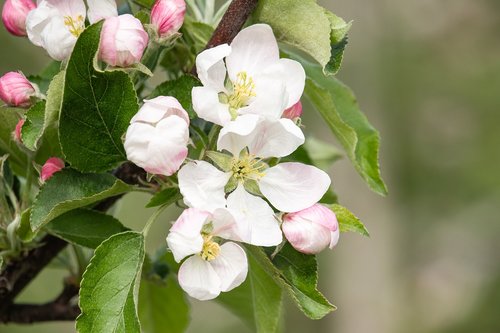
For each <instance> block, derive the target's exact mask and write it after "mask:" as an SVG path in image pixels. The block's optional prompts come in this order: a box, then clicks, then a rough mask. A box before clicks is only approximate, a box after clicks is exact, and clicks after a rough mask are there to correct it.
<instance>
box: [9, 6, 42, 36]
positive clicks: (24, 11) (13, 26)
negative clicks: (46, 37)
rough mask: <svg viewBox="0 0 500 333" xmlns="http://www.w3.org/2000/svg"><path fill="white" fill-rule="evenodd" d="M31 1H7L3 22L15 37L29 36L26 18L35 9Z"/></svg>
mask: <svg viewBox="0 0 500 333" xmlns="http://www.w3.org/2000/svg"><path fill="white" fill-rule="evenodd" d="M35 8H36V5H35V4H34V3H33V1H31V0H6V1H5V4H4V5H3V9H2V21H3V24H4V25H5V28H6V29H7V31H8V32H10V33H11V34H13V35H15V36H27V34H26V16H28V13H29V12H30V11H31V10H33V9H35Z"/></svg>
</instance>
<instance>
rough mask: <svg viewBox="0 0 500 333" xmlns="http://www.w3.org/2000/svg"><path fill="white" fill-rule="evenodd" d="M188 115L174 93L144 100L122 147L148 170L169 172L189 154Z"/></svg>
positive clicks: (153, 172)
mask: <svg viewBox="0 0 500 333" xmlns="http://www.w3.org/2000/svg"><path fill="white" fill-rule="evenodd" d="M188 141H189V116H188V114H187V112H186V111H185V110H184V109H183V108H182V106H181V104H180V103H179V101H177V100H176V99H175V98H174V97H165V96H160V97H156V98H154V99H151V100H146V101H144V105H143V106H142V108H141V109H140V110H139V112H138V113H137V114H136V115H135V116H134V117H133V118H132V120H131V121H130V126H129V128H128V130H127V134H126V136H125V151H126V152H127V157H128V159H129V160H130V161H132V162H134V163H135V164H137V165H138V166H140V167H142V168H144V170H146V171H147V172H149V173H152V174H161V175H165V176H170V175H172V174H174V173H175V172H176V171H177V170H178V169H179V167H180V166H181V164H182V162H184V159H185V158H186V156H187V154H188V149H187V144H188Z"/></svg>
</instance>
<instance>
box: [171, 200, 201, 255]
mask: <svg viewBox="0 0 500 333" xmlns="http://www.w3.org/2000/svg"><path fill="white" fill-rule="evenodd" d="M209 217H210V214H209V213H208V212H205V211H201V210H198V209H194V208H188V209H185V210H184V211H183V212H182V214H181V216H179V218H178V219H177V221H176V222H175V223H174V225H173V226H172V228H170V232H169V234H168V236H167V244H168V248H169V249H170V250H171V251H172V254H173V255H174V259H175V261H177V262H180V261H181V260H182V259H184V258H185V257H187V256H189V255H192V254H196V253H199V252H201V250H202V249H203V237H202V236H201V229H202V228H203V225H204V224H205V222H206V221H207V220H208V218H209Z"/></svg>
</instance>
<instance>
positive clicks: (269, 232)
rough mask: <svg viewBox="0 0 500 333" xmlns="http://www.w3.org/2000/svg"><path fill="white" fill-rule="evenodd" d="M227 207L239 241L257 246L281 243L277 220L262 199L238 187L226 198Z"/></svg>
mask: <svg viewBox="0 0 500 333" xmlns="http://www.w3.org/2000/svg"><path fill="white" fill-rule="evenodd" d="M227 207H228V209H229V211H231V212H232V213H233V215H234V217H235V220H236V225H237V230H238V235H239V236H240V238H241V241H243V242H245V243H248V244H253V245H258V246H274V245H278V244H280V243H281V241H282V239H283V235H282V233H281V229H280V226H279V223H278V220H277V219H276V217H275V215H274V211H273V210H272V209H271V207H269V205H268V204H267V203H266V202H265V201H264V200H263V199H262V198H259V197H257V196H254V195H251V194H250V193H248V192H247V191H245V189H244V188H243V186H242V185H239V186H238V188H237V189H236V190H235V191H234V192H233V193H231V194H230V195H229V196H228V198H227Z"/></svg>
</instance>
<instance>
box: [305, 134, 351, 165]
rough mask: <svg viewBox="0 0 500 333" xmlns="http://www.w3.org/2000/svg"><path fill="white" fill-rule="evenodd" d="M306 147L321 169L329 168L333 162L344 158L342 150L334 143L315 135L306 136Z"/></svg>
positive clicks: (314, 162)
mask: <svg viewBox="0 0 500 333" xmlns="http://www.w3.org/2000/svg"><path fill="white" fill-rule="evenodd" d="M304 148H305V150H306V151H307V153H308V154H309V156H310V158H311V160H312V162H313V164H314V165H315V166H317V167H318V168H320V169H323V170H325V171H326V170H328V169H329V168H330V167H331V166H332V164H333V163H334V162H335V161H337V160H339V159H341V158H342V154H341V153H340V151H339V150H338V149H337V148H335V147H334V146H333V145H332V144H330V143H327V142H323V141H321V140H318V139H316V138H314V137H308V138H306V142H305V143H304Z"/></svg>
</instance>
